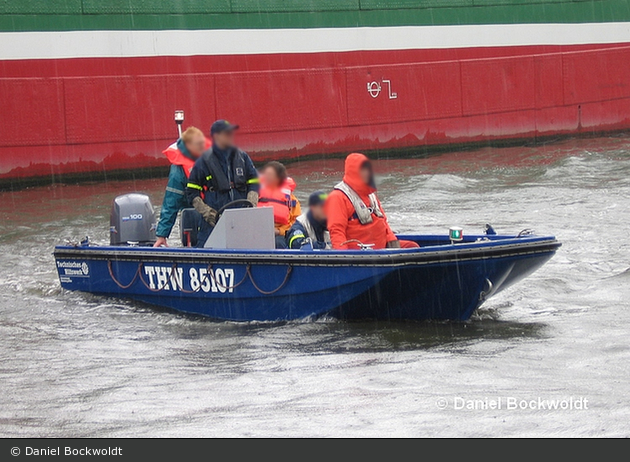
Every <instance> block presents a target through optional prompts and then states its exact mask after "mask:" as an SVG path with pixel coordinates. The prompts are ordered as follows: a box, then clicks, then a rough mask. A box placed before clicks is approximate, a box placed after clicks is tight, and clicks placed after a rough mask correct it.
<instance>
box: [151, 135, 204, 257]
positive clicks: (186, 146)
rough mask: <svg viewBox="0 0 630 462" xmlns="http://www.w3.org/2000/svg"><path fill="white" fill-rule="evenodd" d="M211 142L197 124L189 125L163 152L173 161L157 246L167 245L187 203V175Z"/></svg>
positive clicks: (159, 225)
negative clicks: (180, 213)
mask: <svg viewBox="0 0 630 462" xmlns="http://www.w3.org/2000/svg"><path fill="white" fill-rule="evenodd" d="M211 145H212V143H211V142H210V140H209V139H208V138H206V137H205V136H203V132H202V131H201V130H199V129H198V128H196V127H188V128H187V129H186V130H185V131H184V133H182V136H181V138H179V139H178V140H177V141H176V142H175V143H173V144H171V145H170V146H169V147H168V148H166V149H165V150H164V152H163V154H164V155H165V156H166V158H167V159H168V160H169V162H170V163H171V170H170V171H169V174H168V183H167V184H166V192H165V193H164V200H163V201H162V211H161V212H160V221H159V222H158V225H157V230H156V232H155V234H156V235H157V240H156V241H155V244H154V247H162V246H164V247H167V246H168V244H167V241H166V240H167V238H168V237H169V236H170V235H171V231H172V230H173V226H174V225H175V220H177V214H178V213H179V211H180V210H182V209H185V208H186V207H188V199H187V198H186V184H187V183H188V176H189V175H190V172H191V170H192V168H193V166H194V165H195V161H196V160H197V159H198V158H199V157H200V156H201V154H202V153H203V152H204V151H205V150H206V149H208V148H209V147H210V146H211Z"/></svg>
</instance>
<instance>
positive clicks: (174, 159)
mask: <svg viewBox="0 0 630 462" xmlns="http://www.w3.org/2000/svg"><path fill="white" fill-rule="evenodd" d="M211 146H212V141H210V140H209V139H208V138H206V148H205V149H210V147H211ZM162 154H164V155H165V156H166V158H167V159H168V161H169V162H170V163H171V164H172V165H180V166H181V167H182V168H183V169H184V173H185V174H186V178H188V177H189V176H190V172H191V170H192V168H193V166H194V165H195V161H194V159H190V158H188V157H186V156H185V155H184V154H183V153H182V152H181V151H180V150H179V149H177V141H175V142H174V143H173V144H171V145H170V146H169V147H168V148H166V149H165V150H164V151H162Z"/></svg>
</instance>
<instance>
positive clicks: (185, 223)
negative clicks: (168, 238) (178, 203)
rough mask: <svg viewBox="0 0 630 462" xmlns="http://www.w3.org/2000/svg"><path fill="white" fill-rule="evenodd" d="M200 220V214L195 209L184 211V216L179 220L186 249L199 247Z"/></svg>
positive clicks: (180, 232) (180, 231)
mask: <svg viewBox="0 0 630 462" xmlns="http://www.w3.org/2000/svg"><path fill="white" fill-rule="evenodd" d="M200 218H201V215H199V212H197V211H196V210H195V209H193V208H190V209H184V210H182V215H181V218H180V219H179V234H180V237H181V240H182V245H183V246H184V247H195V246H196V245H197V232H198V231H199V220H200Z"/></svg>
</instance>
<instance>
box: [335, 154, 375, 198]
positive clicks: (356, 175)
mask: <svg viewBox="0 0 630 462" xmlns="http://www.w3.org/2000/svg"><path fill="white" fill-rule="evenodd" d="M365 163H369V164H370V165H371V163H370V159H368V158H367V156H365V155H364V154H359V153H356V152H355V153H352V154H350V155H349V156H348V157H346V163H345V169H344V175H343V181H344V183H346V184H347V185H348V186H350V187H351V188H352V189H354V191H355V192H356V193H357V194H359V195H360V196H363V197H366V196H368V195H369V194H372V193H373V192H374V191H376V188H375V187H374V185H372V184H367V183H365V181H363V179H362V178H361V167H362V166H363V165H364V164H365Z"/></svg>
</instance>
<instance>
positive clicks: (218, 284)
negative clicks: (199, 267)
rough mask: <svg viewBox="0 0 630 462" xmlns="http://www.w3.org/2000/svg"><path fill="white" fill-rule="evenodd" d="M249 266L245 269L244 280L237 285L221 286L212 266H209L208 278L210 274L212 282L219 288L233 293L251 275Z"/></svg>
mask: <svg viewBox="0 0 630 462" xmlns="http://www.w3.org/2000/svg"><path fill="white" fill-rule="evenodd" d="M249 266H250V265H247V268H246V269H245V274H244V275H243V279H241V280H240V281H239V282H237V283H236V284H232V285H231V286H226V285H223V284H221V283H220V282H219V280H218V279H217V278H216V276H215V275H214V271H213V270H212V265H208V271H207V272H206V277H208V274H209V275H210V277H211V278H212V280H213V281H214V283H215V284H216V285H217V287H220V288H222V289H224V290H227V291H231V290H234V289H236V288H237V287H238V286H240V285H241V284H242V283H244V282H245V279H247V276H248V275H249ZM200 287H201V286H200ZM197 290H199V289H197Z"/></svg>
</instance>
